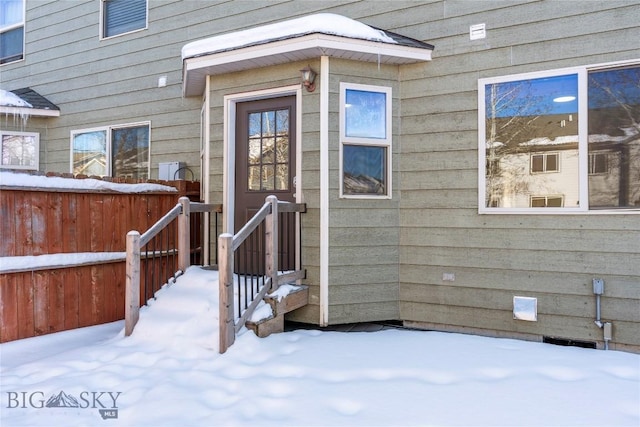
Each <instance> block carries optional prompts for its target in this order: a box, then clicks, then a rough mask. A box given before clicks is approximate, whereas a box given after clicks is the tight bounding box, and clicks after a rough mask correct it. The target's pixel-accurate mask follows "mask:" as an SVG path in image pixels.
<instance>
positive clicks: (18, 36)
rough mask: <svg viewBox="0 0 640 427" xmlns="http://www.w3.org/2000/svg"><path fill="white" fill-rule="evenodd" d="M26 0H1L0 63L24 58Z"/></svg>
mask: <svg viewBox="0 0 640 427" xmlns="http://www.w3.org/2000/svg"><path fill="white" fill-rule="evenodd" d="M24 15H25V0H0V64H7V63H10V62H15V61H20V60H21V59H24Z"/></svg>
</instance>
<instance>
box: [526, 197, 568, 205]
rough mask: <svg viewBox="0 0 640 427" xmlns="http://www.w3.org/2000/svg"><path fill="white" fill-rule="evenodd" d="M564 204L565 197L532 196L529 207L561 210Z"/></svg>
mask: <svg viewBox="0 0 640 427" xmlns="http://www.w3.org/2000/svg"><path fill="white" fill-rule="evenodd" d="M563 203H564V197H563V196H558V195H554V196H531V200H530V202H529V206H531V207H532V208H561V207H562V205H563Z"/></svg>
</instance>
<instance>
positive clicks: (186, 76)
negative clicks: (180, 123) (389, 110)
mask: <svg viewBox="0 0 640 427" xmlns="http://www.w3.org/2000/svg"><path fill="white" fill-rule="evenodd" d="M432 51H433V46H432V45H430V44H427V43H424V42H420V41H418V40H415V39H411V38H408V37H404V36H401V35H399V34H395V33H392V32H389V31H383V30H379V29H377V28H374V27H370V26H368V25H365V24H363V23H360V22H357V21H354V20H352V19H349V18H346V17H344V16H340V15H333V14H328V13H321V14H316V15H310V16H307V17H304V18H298V19H293V20H290V21H284V22H282V23H278V24H270V25H267V26H263V27H257V28H254V29H250V30H244V31H239V32H236V33H230V34H223V35H221V36H215V37H210V38H208V39H204V40H199V41H196V42H193V43H189V44H187V45H185V46H184V47H183V49H182V60H183V86H182V87H183V95H184V96H186V97H188V96H197V95H201V94H202V93H203V90H204V87H205V79H206V76H207V75H212V76H215V75H218V74H225V73H231V72H237V71H243V70H247V69H252V68H260V67H266V66H271V65H278V64H283V63H288V62H294V61H303V60H307V59H311V58H318V57H320V56H329V57H333V58H343V59H351V60H357V61H364V62H373V63H380V64H410V63H416V62H423V61H430V60H431V52H432Z"/></svg>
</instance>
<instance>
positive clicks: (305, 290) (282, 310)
mask: <svg viewBox="0 0 640 427" xmlns="http://www.w3.org/2000/svg"><path fill="white" fill-rule="evenodd" d="M296 286H297V287H298V288H299V289H296V290H294V291H292V292H290V293H289V294H287V296H286V297H283V298H281V299H280V300H278V296H271V295H267V296H266V297H265V298H264V301H265V302H266V303H267V304H269V305H270V306H271V309H272V310H273V313H274V314H275V315H276V316H279V315H281V314H286V313H288V312H290V311H293V310H295V309H298V308H300V307H304V306H305V305H307V304H308V303H309V287H308V286H306V285H296Z"/></svg>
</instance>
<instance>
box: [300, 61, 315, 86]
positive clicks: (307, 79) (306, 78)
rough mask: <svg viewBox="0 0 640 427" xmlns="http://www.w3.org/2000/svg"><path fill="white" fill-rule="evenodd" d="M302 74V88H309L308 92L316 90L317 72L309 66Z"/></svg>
mask: <svg viewBox="0 0 640 427" xmlns="http://www.w3.org/2000/svg"><path fill="white" fill-rule="evenodd" d="M300 72H301V73H302V86H304V87H306V88H307V92H313V91H314V90H316V85H315V84H314V83H313V82H314V81H315V80H316V72H315V71H313V70H312V69H311V67H310V66H308V65H307V66H306V67H304V68H303V69H302V70H300Z"/></svg>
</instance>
